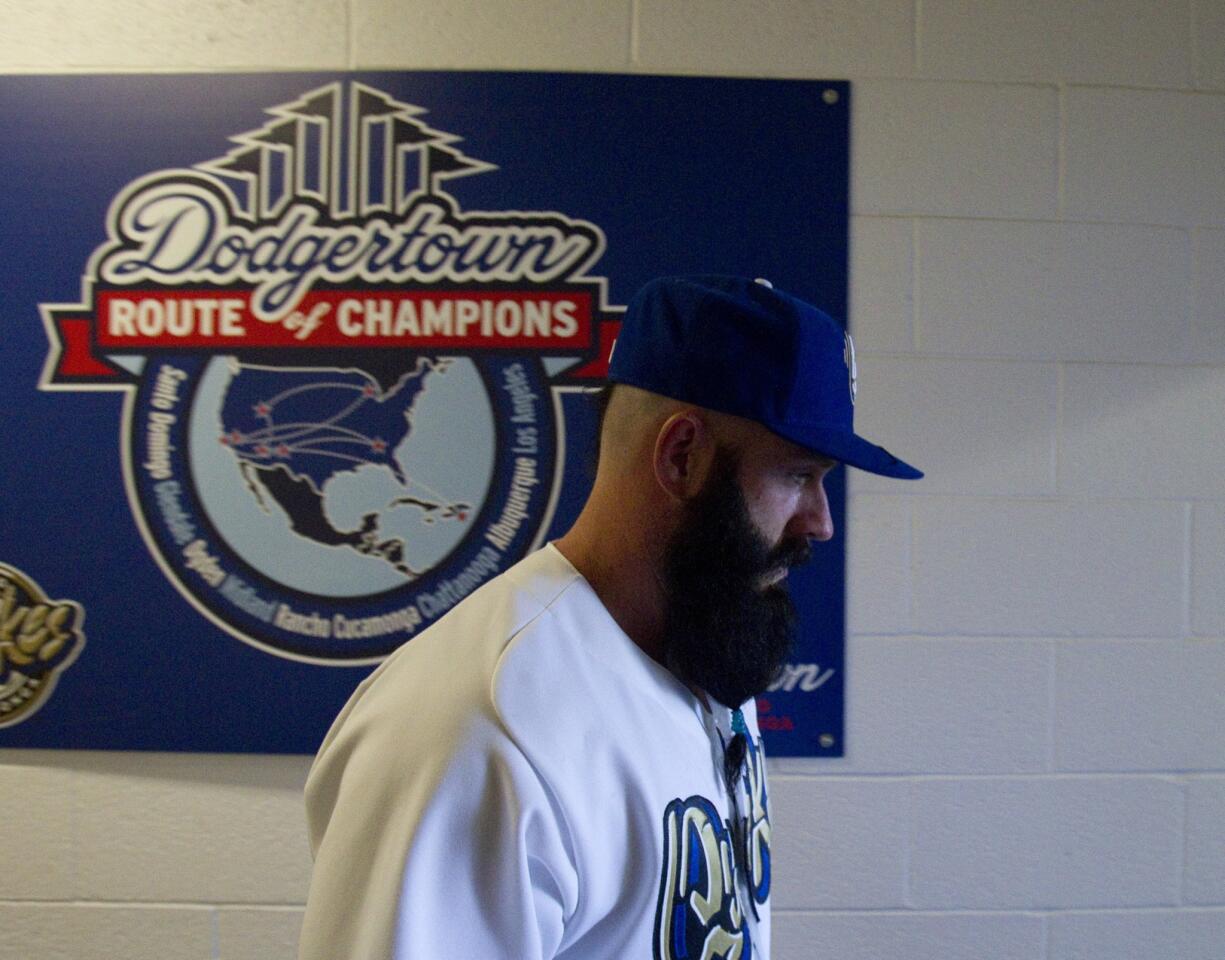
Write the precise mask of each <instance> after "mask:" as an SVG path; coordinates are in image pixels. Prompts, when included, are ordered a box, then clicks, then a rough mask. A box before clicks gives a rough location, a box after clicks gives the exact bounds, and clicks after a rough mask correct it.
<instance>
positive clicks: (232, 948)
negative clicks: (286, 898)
mask: <svg viewBox="0 0 1225 960" xmlns="http://www.w3.org/2000/svg"><path fill="white" fill-rule="evenodd" d="M302 913H303V912H302V911H301V910H298V909H275V910H274V909H263V910H236V909H230V908H224V909H221V910H219V911H217V943H218V946H219V947H220V957H221V960H297V956H298V936H299V934H300V932H301V929H302Z"/></svg>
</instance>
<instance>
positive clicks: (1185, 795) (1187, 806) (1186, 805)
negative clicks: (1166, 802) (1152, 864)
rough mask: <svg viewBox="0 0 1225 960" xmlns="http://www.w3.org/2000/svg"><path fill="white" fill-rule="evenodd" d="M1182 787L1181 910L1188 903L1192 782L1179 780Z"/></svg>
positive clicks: (1179, 867)
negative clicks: (1188, 841) (1188, 849)
mask: <svg viewBox="0 0 1225 960" xmlns="http://www.w3.org/2000/svg"><path fill="white" fill-rule="evenodd" d="M1179 786H1180V787H1182V809H1181V810H1180V813H1181V815H1182V824H1181V827H1182V830H1181V834H1182V843H1180V844H1179V848H1178V906H1179V908H1180V909H1181V908H1182V907H1184V906H1186V903H1187V834H1188V833H1189V830H1188V829H1187V828H1188V826H1189V825H1190V823H1191V781H1190V779H1189V778H1187V777H1182V778H1181V779H1180V780H1179Z"/></svg>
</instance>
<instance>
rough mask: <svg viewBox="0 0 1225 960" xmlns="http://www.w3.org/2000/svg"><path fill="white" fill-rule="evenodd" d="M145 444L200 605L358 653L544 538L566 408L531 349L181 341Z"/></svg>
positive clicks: (140, 444) (347, 654)
mask: <svg viewBox="0 0 1225 960" xmlns="http://www.w3.org/2000/svg"><path fill="white" fill-rule="evenodd" d="M127 444H128V451H127V453H128V464H129V475H130V477H131V480H132V483H133V488H134V494H135V496H134V500H135V502H136V504H137V506H138V510H139V514H140V517H141V520H142V525H143V527H144V529H145V532H146V535H147V537H148V539H149V541H150V543H151V545H152V546H153V548H154V550H155V552H156V555H157V557H158V559H159V560H160V562H161V564H162V566H163V568H164V569H165V571H166V572H167V574H168V575H169V576H170V577H171V579H172V581H173V582H174V583H175V584H176V585H177V586H178V587H179V589H180V590H181V591H182V592H183V593H184V594H185V596H187V598H188V599H189V600H190V601H191V602H192V603H193V604H194V605H195V606H196V607H197V608H198V609H200V610H201V611H202V612H204V613H205V614H206V615H207V616H209V617H210V618H211V619H212V620H213V621H214V622H216V623H218V624H219V625H221V626H223V627H224V628H225V629H226V630H228V631H229V632H230V633H232V634H234V635H236V636H238V637H239V638H241V639H243V640H246V641H247V642H249V643H252V644H254V645H255V646H258V647H261V648H263V649H266V650H270V651H272V652H274V653H279V654H281V655H284V656H288V657H293V658H297V659H306V660H312V661H330V662H347V663H354V662H368V661H373V660H377V659H379V658H381V657H383V656H385V655H386V654H388V653H390V652H391V651H392V650H393V649H395V648H396V647H398V646H399V645H400V644H401V643H403V642H404V641H405V640H407V639H408V638H410V637H411V636H413V635H414V634H415V633H416V632H418V631H419V630H420V629H422V628H423V627H425V626H427V625H428V624H429V623H430V622H431V621H432V620H434V619H436V618H437V617H439V616H441V615H442V614H443V613H445V612H446V611H447V610H448V609H450V607H452V606H453V605H454V604H455V603H457V602H458V601H459V600H460V599H462V598H463V597H464V596H466V595H467V594H468V593H470V592H472V590H474V589H476V588H477V587H479V586H480V585H481V584H482V583H484V582H485V581H486V580H488V579H489V578H490V577H492V576H494V575H496V574H497V573H499V572H501V571H502V570H503V569H505V568H506V567H507V566H509V565H510V564H511V563H513V562H514V561H516V560H518V559H519V558H520V557H522V556H523V555H524V554H525V553H527V551H528V550H529V549H530V548H531V547H532V546H533V545H534V544H535V543H536V541H537V538H538V537H539V536H540V535H541V532H542V530H543V529H544V527H545V521H546V518H547V514H548V508H549V500H550V496H551V487H552V478H553V476H554V465H555V462H556V457H557V424H556V419H555V413H554V409H553V405H552V402H551V394H550V388H549V385H548V382H547V378H546V376H545V372H544V369H543V367H542V363H541V361H540V359H539V358H537V357H534V356H530V355H529V356H526V357H525V356H518V355H516V356H506V355H490V354H483V355H482V354H477V355H472V356H437V355H432V354H424V353H415V352H411V351H395V352H394V353H392V352H390V351H379V352H377V353H375V352H371V353H369V354H360V355H355V356H354V357H352V358H350V359H349V360H346V362H345V363H343V364H337V365H334V366H301V365H278V364H274V363H266V362H260V363H253V362H247V361H246V360H243V359H240V358H238V357H235V356H225V355H218V354H212V355H202V354H198V353H197V354H191V353H181V354H175V353H163V354H157V355H153V356H150V357H149V358H148V361H147V364H146V367H145V373H144V376H143V377H142V379H141V382H140V385H139V387H138V389H137V390H136V392H135V394H134V395H132V398H131V400H130V401H129V407H128V413H127Z"/></svg>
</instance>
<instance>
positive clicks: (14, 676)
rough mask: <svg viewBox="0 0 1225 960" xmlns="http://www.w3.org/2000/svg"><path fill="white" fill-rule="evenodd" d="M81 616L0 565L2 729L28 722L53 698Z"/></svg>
mask: <svg viewBox="0 0 1225 960" xmlns="http://www.w3.org/2000/svg"><path fill="white" fill-rule="evenodd" d="M84 619H85V612H84V611H83V610H82V609H81V605H80V604H78V603H76V602H74V601H72V600H51V599H49V598H48V597H47V594H46V593H45V592H44V591H43V589H42V588H41V587H39V585H38V584H37V583H35V582H34V581H33V580H31V579H30V578H29V577H28V576H26V575H25V574H24V573H22V572H21V571H20V570H18V569H16V568H15V567H10V566H8V565H6V564H3V563H0V727H9V726H12V725H13V724H16V723H21V721H23V720H28V719H29V718H30V717H32V716H33V715H34V714H35V713H37V712H38V710H39V708H40V707H42V706H43V705H44V704H45V703H46V702H47V698H48V697H50V696H51V691H52V690H54V689H55V684H56V681H57V680H58V679H59V676H60V674H61V673H63V672H64V671H65V670H66V669H68V667H70V666H71V665H72V663H73V661H74V660H76V658H77V656H78V654H80V652H81V647H83V646H84V645H85V635H84V634H83V633H82V632H81V623H82V621H83V620H84Z"/></svg>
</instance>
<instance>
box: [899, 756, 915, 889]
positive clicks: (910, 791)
mask: <svg viewBox="0 0 1225 960" xmlns="http://www.w3.org/2000/svg"><path fill="white" fill-rule="evenodd" d="M914 791H915V781H914V780H913V779H912V780H910V781H909V782H908V783H907V785H906V846H905V847H904V848H903V850H902V903H903V904H905V905H906V907H907V909H910V910H913V909H915V903H914V892H913V891H912V889H911V869H910V864H911V860H912V858H913V852H912V851H913V847H914V820H915V812H914V809H915V799H914Z"/></svg>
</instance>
